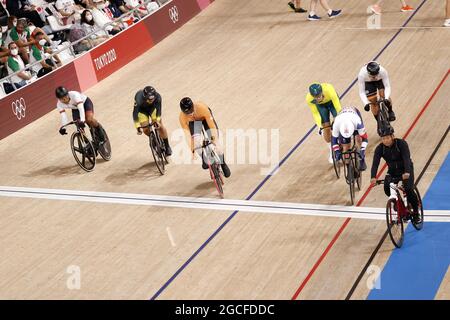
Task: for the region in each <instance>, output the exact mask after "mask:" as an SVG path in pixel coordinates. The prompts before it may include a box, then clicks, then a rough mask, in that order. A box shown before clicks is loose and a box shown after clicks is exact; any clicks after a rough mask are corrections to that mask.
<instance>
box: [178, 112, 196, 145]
mask: <svg viewBox="0 0 450 320" xmlns="http://www.w3.org/2000/svg"><path fill="white" fill-rule="evenodd" d="M179 120H180V125H181V128H182V129H183V131H184V134H185V136H186V140H189V142H190V147H191V152H194V138H193V137H192V136H191V134H190V131H189V122H188V120H186V116H185V115H184V114H183V113H180V117H179Z"/></svg>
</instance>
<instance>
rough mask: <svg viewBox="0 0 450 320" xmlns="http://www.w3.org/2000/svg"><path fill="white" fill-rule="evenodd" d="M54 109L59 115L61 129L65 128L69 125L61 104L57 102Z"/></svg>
mask: <svg viewBox="0 0 450 320" xmlns="http://www.w3.org/2000/svg"><path fill="white" fill-rule="evenodd" d="M56 109H57V110H58V111H59V114H60V115H61V127H62V126H65V125H66V124H68V123H69V119H68V118H67V114H66V110H65V109H64V108H63V107H62V105H61V103H60V102H59V101H58V104H57V105H56Z"/></svg>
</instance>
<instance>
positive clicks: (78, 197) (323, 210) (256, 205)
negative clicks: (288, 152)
mask: <svg viewBox="0 0 450 320" xmlns="http://www.w3.org/2000/svg"><path fill="white" fill-rule="evenodd" d="M0 196H1V197H16V198H34V199H47V200H63V201H84V202H98V203H113V204H128V205H144V206H160V207H173V208H189V209H204V210H227V211H228V210H229V211H235V210H237V211H241V212H259V213H273V214H294V215H304V216H323V217H339V218H357V219H373V220H384V219H385V209H384V208H371V207H355V206H351V207H350V206H336V205H321V204H306V203H293V202H272V201H253V200H232V199H213V198H194V197H177V196H161V195H147V194H133V193H113V192H95V191H78V190H64V189H45V188H24V187H7V186H0ZM425 216H426V221H440V222H450V210H426V211H425Z"/></svg>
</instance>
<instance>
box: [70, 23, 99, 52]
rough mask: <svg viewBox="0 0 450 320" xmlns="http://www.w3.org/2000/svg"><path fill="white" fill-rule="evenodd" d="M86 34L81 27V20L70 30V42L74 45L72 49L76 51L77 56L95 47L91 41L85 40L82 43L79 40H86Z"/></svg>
mask: <svg viewBox="0 0 450 320" xmlns="http://www.w3.org/2000/svg"><path fill="white" fill-rule="evenodd" d="M85 36H86V33H85V32H84V29H83V27H82V26H81V20H80V21H77V22H75V23H74V24H73V25H72V27H71V28H70V33H69V39H68V40H69V41H70V42H71V43H72V48H73V50H74V51H75V54H79V53H81V52H83V51H88V50H90V49H92V48H93V45H91V44H90V42H89V40H87V39H83V40H81V41H80V42H77V41H78V40H80V39H82V38H84V37H85Z"/></svg>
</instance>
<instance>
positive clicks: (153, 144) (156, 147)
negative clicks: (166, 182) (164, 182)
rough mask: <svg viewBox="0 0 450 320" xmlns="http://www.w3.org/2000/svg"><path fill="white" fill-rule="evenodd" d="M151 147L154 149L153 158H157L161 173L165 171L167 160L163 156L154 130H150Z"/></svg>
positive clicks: (156, 161)
mask: <svg viewBox="0 0 450 320" xmlns="http://www.w3.org/2000/svg"><path fill="white" fill-rule="evenodd" d="M149 139H150V149H151V150H152V155H153V159H154V160H155V164H156V167H157V168H158V171H159V173H160V174H161V175H163V174H164V173H165V162H166V160H165V159H164V158H163V156H162V152H161V146H160V145H159V143H158V141H157V139H156V136H155V134H154V133H153V132H150V136H149Z"/></svg>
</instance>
